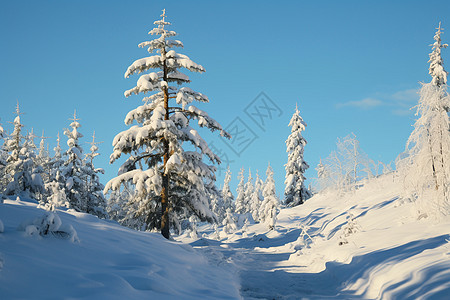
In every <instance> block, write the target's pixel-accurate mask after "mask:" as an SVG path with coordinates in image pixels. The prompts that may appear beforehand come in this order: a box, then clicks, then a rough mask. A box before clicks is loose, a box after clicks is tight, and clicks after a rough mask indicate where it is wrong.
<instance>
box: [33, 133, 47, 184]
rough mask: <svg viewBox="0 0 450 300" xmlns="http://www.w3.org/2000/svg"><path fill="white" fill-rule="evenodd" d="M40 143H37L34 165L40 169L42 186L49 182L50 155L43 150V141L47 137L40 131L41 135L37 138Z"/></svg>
mask: <svg viewBox="0 0 450 300" xmlns="http://www.w3.org/2000/svg"><path fill="white" fill-rule="evenodd" d="M39 138H40V139H41V141H40V142H39V150H38V154H37V155H36V157H35V160H34V161H35V164H36V166H37V167H38V168H39V169H40V174H41V177H42V181H43V182H44V184H47V183H49V182H50V171H51V170H50V168H51V159H50V155H49V153H48V151H47V149H46V148H45V139H48V137H45V136H44V131H42V135H41V136H40V137H39Z"/></svg>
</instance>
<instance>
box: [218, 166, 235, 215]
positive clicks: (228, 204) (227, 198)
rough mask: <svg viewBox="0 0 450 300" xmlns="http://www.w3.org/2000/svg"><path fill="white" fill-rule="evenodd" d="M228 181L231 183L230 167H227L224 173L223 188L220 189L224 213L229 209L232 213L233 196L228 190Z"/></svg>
mask: <svg viewBox="0 0 450 300" xmlns="http://www.w3.org/2000/svg"><path fill="white" fill-rule="evenodd" d="M230 181H231V170H230V166H228V169H227V172H226V173H225V179H224V181H223V187H222V192H221V194H222V199H223V206H224V208H225V211H226V210H227V209H228V208H229V209H231V210H232V211H234V206H233V202H234V196H233V193H232V192H231V189H230Z"/></svg>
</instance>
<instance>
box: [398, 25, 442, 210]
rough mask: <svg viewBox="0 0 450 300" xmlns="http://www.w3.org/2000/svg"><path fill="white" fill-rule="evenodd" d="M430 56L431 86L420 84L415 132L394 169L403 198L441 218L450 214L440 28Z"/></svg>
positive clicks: (429, 84)
mask: <svg viewBox="0 0 450 300" xmlns="http://www.w3.org/2000/svg"><path fill="white" fill-rule="evenodd" d="M437 29H438V30H437V32H436V34H435V36H434V40H435V42H434V44H433V45H432V52H431V54H430V59H429V61H428V62H429V63H430V68H429V73H430V75H431V77H432V80H431V82H430V83H426V84H422V88H421V90H420V99H419V104H418V105H417V112H416V116H418V118H417V120H416V122H415V123H414V130H413V132H412V133H411V135H410V137H409V139H408V142H407V145H406V151H405V152H406V154H407V156H406V158H404V159H402V160H400V161H399V162H398V165H397V168H398V170H399V171H400V172H401V174H403V177H404V180H403V182H404V189H405V194H406V197H408V198H411V199H413V200H417V204H418V209H419V213H420V214H427V215H434V216H435V217H437V218H440V217H441V216H442V215H449V214H450V133H449V127H450V122H449V117H448V110H449V108H450V96H449V94H448V91H447V74H448V73H447V72H446V71H445V70H444V66H443V60H442V56H441V50H442V49H443V48H445V47H447V44H442V41H441V33H442V31H441V26H440V23H439V27H438V28H437Z"/></svg>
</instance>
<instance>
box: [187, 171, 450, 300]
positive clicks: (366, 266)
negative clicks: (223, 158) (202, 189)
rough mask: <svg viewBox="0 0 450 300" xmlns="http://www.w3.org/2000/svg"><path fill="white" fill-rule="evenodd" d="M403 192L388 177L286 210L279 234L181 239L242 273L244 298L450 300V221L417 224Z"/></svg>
mask: <svg viewBox="0 0 450 300" xmlns="http://www.w3.org/2000/svg"><path fill="white" fill-rule="evenodd" d="M399 188H400V184H399V182H397V179H396V178H395V177H394V176H393V175H392V174H390V175H386V176H383V177H381V178H377V179H373V180H372V181H370V182H369V183H366V184H365V185H364V186H363V187H362V188H360V189H359V190H357V191H355V192H351V193H349V194H347V195H344V196H342V197H337V196H336V193H332V192H329V193H326V194H319V195H316V196H314V197H313V198H311V199H310V200H308V201H307V202H306V203H305V204H304V205H301V206H297V207H294V208H289V209H283V210H282V211H281V213H280V215H279V220H278V223H277V228H276V231H270V232H269V231H268V230H267V228H266V227H267V226H265V225H263V224H254V225H250V226H249V227H248V230H247V232H246V233H244V234H243V233H242V231H238V232H236V233H235V234H233V235H231V236H227V237H225V235H222V239H221V240H220V241H216V240H214V239H213V236H214V234H213V233H212V232H211V230H209V231H208V226H205V227H203V228H202V229H203V230H204V231H205V233H206V236H205V238H203V239H201V240H197V241H193V240H190V239H189V238H188V236H187V235H186V236H182V237H180V240H183V241H185V242H190V243H191V245H193V246H194V248H197V249H198V250H200V251H203V252H204V253H205V255H207V256H209V257H210V260H211V261H214V260H215V261H216V263H217V264H219V263H221V262H222V263H223V262H224V261H227V262H228V263H230V264H233V265H235V266H236V267H237V268H239V270H240V271H239V273H240V281H241V294H242V296H243V297H244V298H245V299H303V298H304V299H323V298H333V299H450V243H449V242H448V241H447V240H449V233H450V229H449V228H450V220H446V221H442V222H441V223H436V222H435V221H433V220H431V219H429V218H422V219H420V220H418V219H417V217H416V215H415V213H414V205H415V204H414V203H402V202H401V201H400V200H399V194H400V190H399ZM302 226H304V229H305V231H306V232H307V234H308V235H309V236H310V238H309V237H307V235H306V234H304V236H305V237H304V238H299V237H300V236H301V233H302V229H301V228H302ZM243 235H244V236H245V235H246V237H243ZM340 244H341V245H340Z"/></svg>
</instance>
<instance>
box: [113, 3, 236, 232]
mask: <svg viewBox="0 0 450 300" xmlns="http://www.w3.org/2000/svg"><path fill="white" fill-rule="evenodd" d="M161 17H162V19H161V20H158V21H155V22H154V24H155V25H156V27H155V28H153V29H152V30H151V31H150V32H149V34H151V35H158V36H159V37H158V38H156V39H154V40H151V41H146V42H143V43H141V44H139V47H142V48H143V47H148V49H147V50H148V52H149V53H152V52H154V51H156V52H157V53H158V54H157V55H154V56H150V57H145V58H142V59H138V60H136V61H135V62H134V63H133V64H131V66H129V67H128V69H127V71H126V72H125V77H126V78H128V77H129V76H131V75H133V74H137V73H141V72H144V71H147V70H150V69H156V70H157V71H155V72H151V73H148V74H144V75H141V76H140V78H139V79H138V81H137V84H136V86H135V87H134V88H132V89H130V90H128V91H126V92H125V96H126V97H128V96H130V95H132V94H140V93H147V92H155V93H154V94H153V95H151V96H149V97H144V99H143V101H144V104H143V105H142V106H139V107H138V108H136V109H134V110H132V111H130V112H129V113H128V115H127V116H126V118H125V123H126V124H128V125H130V124H132V123H133V122H134V121H136V123H137V125H135V126H132V127H131V128H129V129H128V130H125V131H123V132H121V133H119V134H118V135H117V136H116V137H115V138H114V141H113V146H114V152H113V153H112V154H111V160H110V161H111V163H112V162H114V161H115V160H116V159H118V158H119V157H120V156H121V155H122V154H130V157H129V158H128V159H127V161H126V162H125V163H124V164H123V165H122V167H121V168H120V170H119V175H118V177H116V178H114V179H112V180H111V181H110V182H108V183H107V185H106V187H105V192H107V191H108V190H110V189H113V190H116V189H119V188H120V185H122V184H123V183H125V182H133V183H134V184H135V185H136V190H137V192H138V194H139V198H140V199H141V201H140V203H141V206H142V207H141V209H140V211H142V212H143V213H145V214H147V219H148V222H147V224H148V225H149V228H151V227H150V226H158V227H159V228H160V229H161V233H162V235H163V236H164V237H166V238H169V236H170V233H169V227H170V221H171V219H172V222H175V221H176V220H174V217H175V216H176V215H175V214H174V213H172V212H175V211H177V210H178V211H181V212H182V214H183V215H190V214H195V215H197V216H198V217H199V218H200V220H202V221H205V220H207V221H214V214H213V213H212V212H211V210H210V209H209V203H208V197H207V195H206V193H205V188H204V183H205V182H206V184H208V183H209V182H211V181H215V174H214V172H215V170H216V168H215V167H214V166H210V165H208V164H206V163H205V162H203V158H204V157H205V156H206V157H207V158H208V159H209V160H210V161H211V162H212V163H215V162H217V163H220V159H219V157H218V156H217V155H215V154H214V153H213V152H212V151H211V149H210V148H209V147H208V144H207V143H206V142H205V141H204V140H203V139H202V138H201V137H200V135H199V134H198V132H197V130H195V129H194V128H192V127H191V125H190V122H191V121H194V120H195V121H197V122H198V125H199V126H200V127H207V128H209V129H210V130H212V131H216V130H217V131H219V132H220V133H221V135H222V136H225V137H229V134H228V133H226V132H225V131H224V130H223V129H222V126H221V125H220V124H219V123H218V122H216V121H215V120H214V119H212V118H211V117H209V116H208V114H207V113H206V112H204V111H202V110H200V109H198V108H197V107H195V106H194V105H191V102H193V101H198V102H209V99H208V97H206V96H205V95H203V94H201V93H198V92H195V91H193V90H191V89H190V88H187V87H181V88H180V87H179V85H181V84H184V83H189V82H190V80H189V77H188V76H187V75H185V74H183V73H181V72H180V71H179V69H182V68H185V69H187V70H189V71H191V72H199V73H203V72H205V69H204V68H203V67H202V66H201V65H199V64H196V63H195V62H193V61H192V60H190V59H189V57H187V56H186V55H183V54H179V53H177V52H175V51H174V50H173V49H172V48H173V47H183V44H182V42H180V41H178V40H174V39H170V38H171V37H173V36H175V35H176V33H175V32H174V31H170V30H167V29H166V26H169V25H171V24H170V23H169V22H167V21H166V14H165V10H163V14H162V15H161ZM170 99H176V104H178V106H177V105H173V104H170V105H169V102H170V101H169V100H170ZM183 143H187V144H190V145H191V146H193V147H194V148H195V149H196V150H197V151H185V150H184V149H183ZM158 208H159V211H160V212H159V213H158V212H157V211H156V210H155V209H158ZM169 214H171V216H170V217H169ZM177 214H178V213H177ZM155 218H157V219H159V220H160V222H159V224H151V219H153V220H154V219H155Z"/></svg>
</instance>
